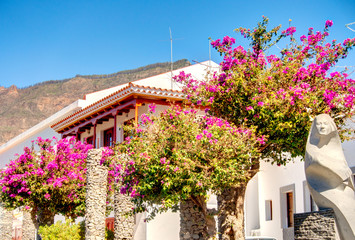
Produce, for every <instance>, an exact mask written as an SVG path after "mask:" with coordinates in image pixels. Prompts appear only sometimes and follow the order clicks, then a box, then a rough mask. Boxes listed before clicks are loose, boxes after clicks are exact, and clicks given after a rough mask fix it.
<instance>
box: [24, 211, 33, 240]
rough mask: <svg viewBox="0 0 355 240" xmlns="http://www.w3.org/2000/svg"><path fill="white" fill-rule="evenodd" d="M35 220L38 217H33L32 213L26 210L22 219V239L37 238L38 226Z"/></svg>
mask: <svg viewBox="0 0 355 240" xmlns="http://www.w3.org/2000/svg"><path fill="white" fill-rule="evenodd" d="M34 217H35V216H34ZM33 221H36V219H33V218H32V214H31V213H29V212H27V211H24V212H23V220H22V238H21V239H22V240H35V236H36V226H35V224H34V222H33Z"/></svg>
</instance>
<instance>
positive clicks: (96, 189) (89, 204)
mask: <svg viewBox="0 0 355 240" xmlns="http://www.w3.org/2000/svg"><path fill="white" fill-rule="evenodd" d="M101 156H102V149H91V150H89V152H88V156H87V162H86V164H87V186H86V212H85V239H86V240H105V219H106V216H105V213H106V195H107V190H106V189H107V174H108V171H107V168H106V167H104V166H101V165H100V160H101Z"/></svg>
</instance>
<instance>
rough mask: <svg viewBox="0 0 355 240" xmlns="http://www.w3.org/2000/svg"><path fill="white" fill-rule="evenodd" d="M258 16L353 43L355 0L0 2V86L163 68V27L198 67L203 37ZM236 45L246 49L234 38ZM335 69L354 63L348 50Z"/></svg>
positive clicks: (179, 52)
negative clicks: (349, 26)
mask: <svg viewBox="0 0 355 240" xmlns="http://www.w3.org/2000/svg"><path fill="white" fill-rule="evenodd" d="M262 15H265V16H268V17H269V18H270V25H271V26H274V25H278V24H282V25H283V26H284V27H287V26H288V21H289V19H292V25H293V26H295V27H296V28H297V32H296V34H297V35H296V36H298V37H299V36H301V35H303V34H306V33H307V29H308V27H314V28H315V29H316V30H322V29H323V26H324V23H325V21H326V20H327V19H330V20H333V22H334V26H333V27H332V29H331V32H330V38H331V39H337V40H343V39H345V38H348V37H350V38H353V37H355V32H352V31H350V30H349V29H347V28H346V27H345V24H347V23H351V22H355V1H354V0H342V1H336V0H334V1H330V0H320V1H318V0H317V1H311V0H293V1H288V0H283V1H274V0H268V1H265V0H253V1H237V0H234V1H229V0H226V1H210V0H205V1H193V0H190V1H185V0H179V1H172V0H164V1H158V0H156V1H132V0H131V1H128V0H124V1H123V0H116V1H113V0H105V1H103V0H101V1H99V0H98V1H92V0H85V1H82V0H75V1H69V0H58V1H57V0H51V1H49V0H48V1H46V0H41V1H35V0H27V1H25V0H0V86H5V87H9V86H10V85H12V84H15V85H17V86H19V87H25V86H28V85H31V84H35V83H37V82H42V81H46V80H60V79H65V78H70V77H74V76H75V75H76V74H82V75H84V74H109V73H113V72H117V71H120V70H126V69H133V68H136V67H140V66H144V65H148V64H151V63H156V62H168V61H170V42H169V27H171V29H172V33H173V38H176V39H177V40H176V41H174V42H173V58H174V60H178V59H182V58H186V59H188V60H189V61H191V62H192V61H205V60H208V58H209V41H208V38H209V37H211V38H213V39H217V38H223V36H225V35H229V36H233V37H236V36H238V35H236V34H235V33H234V32H233V30H234V29H235V28H237V27H240V26H243V27H248V28H253V27H254V26H255V25H256V23H257V22H258V21H260V20H261V16H262ZM352 26H353V28H355V25H352ZM239 41H241V42H240V43H242V44H245V42H243V41H242V38H241V37H239V36H238V37H237V43H238V42H239ZM211 51H212V60H214V61H216V62H218V63H219V62H220V61H221V59H220V57H219V55H218V54H217V53H216V52H215V51H214V50H213V49H212V50H211ZM339 65H341V66H343V65H352V66H353V65H355V50H353V51H352V52H351V53H350V54H349V58H348V60H347V61H345V62H340V63H339ZM352 69H354V68H352ZM354 75H355V73H354V74H352V75H351V76H352V77H353V78H354Z"/></svg>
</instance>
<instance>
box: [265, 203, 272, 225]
mask: <svg viewBox="0 0 355 240" xmlns="http://www.w3.org/2000/svg"><path fill="white" fill-rule="evenodd" d="M265 220H266V221H271V220H272V200H266V201H265Z"/></svg>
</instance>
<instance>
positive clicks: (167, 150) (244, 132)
mask: <svg viewBox="0 0 355 240" xmlns="http://www.w3.org/2000/svg"><path fill="white" fill-rule="evenodd" d="M151 109H152V111H153V109H154V107H153V106H151ZM197 113H198V111H197V110H194V109H190V110H187V109H182V108H181V107H179V106H174V107H172V108H169V109H168V110H166V111H164V112H162V113H161V114H160V115H159V116H150V115H145V114H143V115H142V116H141V119H142V122H141V124H140V125H139V126H136V128H134V129H133V130H132V131H131V136H130V137H128V138H127V139H126V141H125V142H124V143H123V144H120V145H117V146H116V148H115V151H114V152H115V154H117V155H116V156H113V157H114V158H118V159H120V160H119V161H120V165H118V166H117V173H118V175H119V177H120V179H121V180H122V187H121V189H120V191H121V193H123V194H125V193H128V194H130V195H131V196H132V197H133V201H134V203H135V209H134V212H142V211H145V210H148V212H149V213H150V215H149V216H148V219H151V218H153V217H154V216H155V215H156V214H157V213H160V212H164V211H167V210H168V209H177V208H178V205H179V203H180V202H181V201H185V200H192V201H193V202H194V203H195V205H197V206H198V207H199V208H200V209H201V211H202V212H203V214H204V216H205V218H206V222H209V220H211V219H208V218H209V217H210V216H209V215H208V212H207V208H206V199H207V198H208V193H209V191H212V192H213V193H220V192H221V190H222V189H225V188H229V187H231V186H235V185H236V184H238V183H239V182H241V181H243V182H244V181H247V180H248V179H249V178H250V177H251V176H252V175H251V174H250V173H249V169H250V167H251V166H252V165H253V164H254V162H253V159H257V158H258V156H259V153H258V149H259V146H261V145H262V144H264V139H263V138H262V137H260V138H258V137H257V136H256V135H255V133H254V130H253V129H248V128H244V127H235V126H234V125H233V124H230V123H228V122H227V121H225V120H222V119H220V118H216V117H206V116H200V117H199V116H198V114H197ZM122 156H124V157H122ZM212 218H213V217H212ZM213 222H214V221H213ZM207 225H208V223H207ZM214 227H215V226H212V228H214ZM206 231H208V229H207V230H206ZM203 234H204V236H206V237H208V236H207V235H208V234H206V232H205V233H203Z"/></svg>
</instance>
